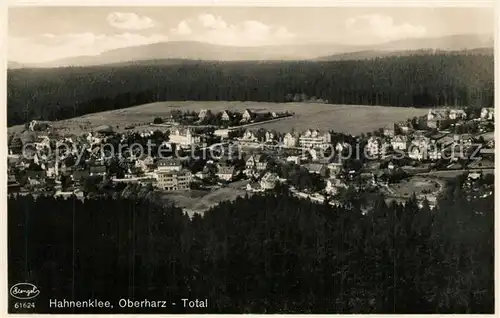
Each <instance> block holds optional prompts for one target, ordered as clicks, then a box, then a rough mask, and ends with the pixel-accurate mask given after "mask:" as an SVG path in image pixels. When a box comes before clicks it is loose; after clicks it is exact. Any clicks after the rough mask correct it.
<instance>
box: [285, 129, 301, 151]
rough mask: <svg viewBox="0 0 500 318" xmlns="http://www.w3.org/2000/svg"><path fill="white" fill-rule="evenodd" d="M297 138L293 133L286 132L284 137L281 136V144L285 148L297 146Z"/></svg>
mask: <svg viewBox="0 0 500 318" xmlns="http://www.w3.org/2000/svg"><path fill="white" fill-rule="evenodd" d="M297 141H298V138H297V136H296V135H295V134H292V133H287V134H286V135H285V137H283V146H284V147H286V148H292V147H295V146H297Z"/></svg>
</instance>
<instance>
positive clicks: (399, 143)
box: [391, 135, 408, 150]
mask: <svg viewBox="0 0 500 318" xmlns="http://www.w3.org/2000/svg"><path fill="white" fill-rule="evenodd" d="M391 146H392V148H393V149H394V150H406V149H408V137H407V136H404V135H396V136H394V138H392V140H391Z"/></svg>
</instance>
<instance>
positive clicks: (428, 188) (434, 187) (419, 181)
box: [389, 177, 444, 198]
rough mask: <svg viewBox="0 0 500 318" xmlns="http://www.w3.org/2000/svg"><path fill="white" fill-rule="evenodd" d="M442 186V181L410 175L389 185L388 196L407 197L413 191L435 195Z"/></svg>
mask: <svg viewBox="0 0 500 318" xmlns="http://www.w3.org/2000/svg"><path fill="white" fill-rule="evenodd" d="M443 188H444V182H443V181H440V180H437V179H434V178H429V177H412V178H410V179H407V180H402V181H401V182H398V183H396V184H392V185H390V186H389V189H390V196H393V197H398V198H409V197H411V195H412V194H413V193H415V195H417V196H419V195H422V194H432V195H436V194H438V193H439V192H441V191H442V190H443Z"/></svg>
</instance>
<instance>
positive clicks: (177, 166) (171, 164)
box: [156, 158, 182, 172]
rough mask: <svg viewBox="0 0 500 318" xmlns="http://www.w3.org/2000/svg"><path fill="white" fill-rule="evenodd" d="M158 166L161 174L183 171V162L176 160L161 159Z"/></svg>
mask: <svg viewBox="0 0 500 318" xmlns="http://www.w3.org/2000/svg"><path fill="white" fill-rule="evenodd" d="M156 166H157V167H158V170H159V171H161V172H167V171H180V170H181V169H182V164H181V161H180V160H179V159H176V158H167V159H160V160H158V162H156Z"/></svg>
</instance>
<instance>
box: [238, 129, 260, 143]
mask: <svg viewBox="0 0 500 318" xmlns="http://www.w3.org/2000/svg"><path fill="white" fill-rule="evenodd" d="M240 140H241V141H257V140H258V139H257V136H256V135H255V133H254V132H253V131H251V130H246V131H245V133H244V134H243V137H241V138H240Z"/></svg>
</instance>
